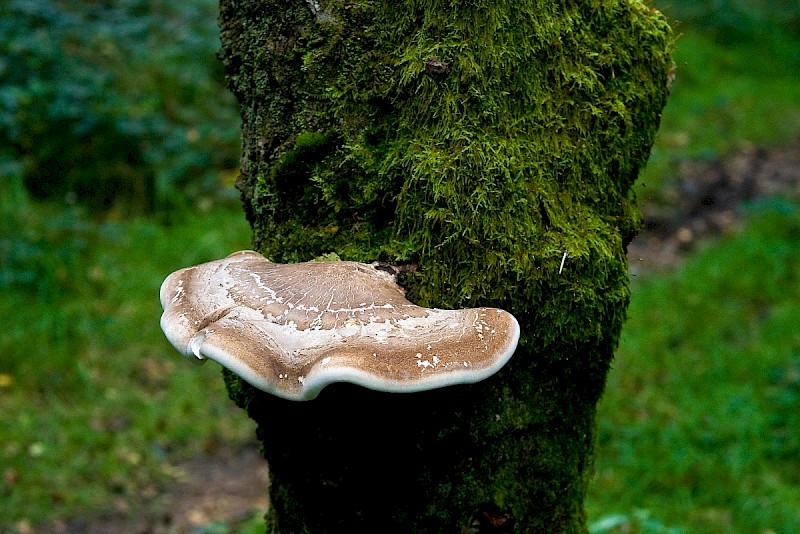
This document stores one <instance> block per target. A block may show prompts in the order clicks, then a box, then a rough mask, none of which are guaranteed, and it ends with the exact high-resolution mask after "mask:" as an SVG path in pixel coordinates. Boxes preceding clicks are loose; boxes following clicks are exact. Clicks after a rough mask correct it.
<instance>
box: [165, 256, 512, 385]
mask: <svg viewBox="0 0 800 534" xmlns="http://www.w3.org/2000/svg"><path fill="white" fill-rule="evenodd" d="M161 304H162V306H163V307H164V314H163V315H162V317H161V328H162V329H163V330H164V334H165V335H166V336H167V339H169V341H170V342H171V343H172V345H173V346H174V347H175V348H176V349H178V351H179V352H181V353H182V354H184V355H185V356H187V357H189V358H191V359H193V360H195V361H198V362H201V363H202V362H203V361H205V360H206V359H211V360H214V361H216V362H218V363H220V364H221V365H223V366H225V367H226V368H228V369H230V370H231V371H233V372H234V373H236V374H237V375H239V376H241V377H242V378H243V379H244V380H246V381H247V382H249V383H250V384H252V385H253V386H255V387H257V388H258V389H261V390H263V391H266V392H268V393H271V394H273V395H276V396H278V397H282V398H285V399H290V400H310V399H313V398H315V397H316V396H317V395H318V394H319V392H320V391H321V390H322V389H323V388H324V387H325V386H327V385H328V384H331V383H334V382H350V383H354V384H358V385H360V386H363V387H366V388H370V389H374V390H379V391H387V392H414V391H422V390H428V389H434V388H439V387H444V386H449V385H453V384H465V383H473V382H478V381H480V380H483V379H485V378H487V377H489V376H491V375H492V374H494V373H495V372H497V371H498V370H499V369H500V368H501V367H502V366H503V365H505V363H506V362H507V361H508V360H509V358H511V355H512V354H513V353H514V350H515V349H516V347H517V342H518V340H519V324H518V322H517V320H516V319H515V318H514V316H513V315H511V314H510V313H508V312H506V311H504V310H500V309H496V308H470V309H462V310H441V309H431V308H424V307H421V306H417V305H415V304H412V303H411V302H409V301H408V300H407V299H406V298H405V294H404V291H403V289H402V288H401V287H400V286H399V285H397V283H396V282H395V279H394V276H393V275H391V274H389V273H387V272H385V271H383V270H380V269H377V268H376V267H375V266H373V265H370V264H365V263H356V262H350V261H333V262H307V263H294V264H279V263H273V262H271V261H269V260H267V259H266V258H264V257H263V256H262V255H260V254H258V253H257V252H253V251H240V252H235V253H234V254H231V255H230V256H228V257H227V258H224V259H221V260H217V261H212V262H209V263H204V264H201V265H198V266H195V267H189V268H186V269H181V270H179V271H176V272H174V273H172V274H171V275H169V276H168V277H167V279H166V280H165V281H164V283H163V284H162V286H161Z"/></svg>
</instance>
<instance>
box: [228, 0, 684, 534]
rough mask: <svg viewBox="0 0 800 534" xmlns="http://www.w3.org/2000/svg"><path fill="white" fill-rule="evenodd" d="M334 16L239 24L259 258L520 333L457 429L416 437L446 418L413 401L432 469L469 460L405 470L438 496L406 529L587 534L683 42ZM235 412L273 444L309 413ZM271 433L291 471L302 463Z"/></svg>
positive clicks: (449, 5)
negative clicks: (646, 173) (275, 419)
mask: <svg viewBox="0 0 800 534" xmlns="http://www.w3.org/2000/svg"><path fill="white" fill-rule="evenodd" d="M320 7H321V9H322V12H321V13H322V14H320V13H317V14H314V13H312V11H311V9H310V8H309V4H308V3H307V2H305V1H300V0H297V1H294V2H290V3H287V2H277V1H263V0H258V1H255V0H250V1H237V2H227V1H223V2H222V16H221V21H222V30H223V33H222V36H223V60H224V62H225V66H226V74H227V77H228V82H229V85H230V86H231V88H232V90H233V91H234V93H236V94H237V96H238V97H239V100H240V102H241V104H242V115H243V119H244V123H243V134H244V135H243V138H244V156H243V165H242V179H241V188H242V193H243V198H244V200H245V209H246V212H247V215H248V219H249V220H250V222H251V224H252V225H253V228H254V233H255V246H256V247H257V248H258V249H259V250H261V251H262V252H264V253H265V254H266V255H267V256H268V257H270V258H271V259H273V260H275V261H300V260H309V259H312V258H315V257H317V256H319V255H321V254H324V253H328V252H334V253H336V254H337V255H338V256H339V257H340V258H342V259H345V260H362V261H370V260H384V261H391V262H397V261H410V262H415V263H417V264H418V265H419V270H418V272H417V273H415V274H414V275H412V276H409V277H407V278H405V279H404V283H405V284H406V285H407V287H408V289H409V293H408V294H409V296H410V297H411V298H412V299H413V300H415V301H416V302H418V303H421V304H425V305H430V306H438V307H464V306H474V305H495V306H501V307H504V308H506V309H508V310H510V311H512V312H513V313H514V314H515V315H516V316H517V318H518V319H519V321H520V324H521V326H522V332H523V334H522V339H521V348H520V350H519V351H518V353H517V354H516V355H515V356H514V358H512V361H511V362H510V363H509V365H507V366H506V368H505V369H503V370H502V371H501V372H500V373H499V374H498V375H496V376H495V377H492V378H491V379H489V380H487V381H485V382H484V383H481V384H479V385H476V386H473V387H469V388H449V389H448V390H446V391H445V392H443V393H437V394H436V400H437V402H438V403H439V405H438V406H439V407H438V408H437V413H439V414H440V416H441V420H438V421H427V422H420V421H419V420H417V419H416V418H413V417H409V416H408V415H407V414H408V413H417V412H415V411H414V410H423V411H424V410H426V408H425V406H422V405H420V404H419V402H420V401H419V397H423V398H427V396H424V395H423V396H408V397H402V398H403V401H402V402H403V403H404V404H405V405H406V406H405V409H404V410H400V411H399V412H398V413H399V414H406V415H397V416H396V417H395V420H396V422H397V424H398V425H400V426H401V427H404V428H406V430H407V431H408V432H410V433H412V434H414V435H416V436H419V441H417V442H416V443H414V444H413V446H414V447H416V448H417V449H418V450H422V451H426V452H425V454H434V455H435V454H437V453H438V454H445V455H448V456H450V455H451V456H452V458H449V459H446V460H445V459H442V465H443V466H444V467H440V466H436V465H433V464H432V463H431V462H429V461H419V462H416V463H411V464H409V465H408V466H407V470H408V472H409V474H408V478H407V479H406V478H404V479H403V482H402V483H400V482H398V481H394V484H395V485H396V486H399V487H400V488H402V489H405V490H408V491H411V490H412V488H417V489H418V488H424V492H426V493H425V495H427V497H425V498H423V499H422V501H423V502H422V503H418V502H409V500H408V499H407V498H406V499H402V498H400V497H399V496H398V499H399V501H400V502H401V503H402V506H401V505H400V504H398V508H397V509H396V510H394V511H392V512H391V514H390V515H392V517H394V520H393V521H394V523H393V524H396V525H401V526H398V529H400V530H399V531H404V532H409V531H412V529H411V525H415V527H414V528H422V527H420V525H425V528H428V529H429V531H430V532H457V531H458V528H461V527H465V526H468V525H470V524H471V522H472V521H473V520H477V521H480V518H481V517H483V515H485V513H490V512H486V510H487V508H486V507H487V506H489V507H491V510H493V511H492V512H491V513H492V514H494V513H502V514H508V515H509V517H510V518H511V520H512V521H513V522H514V523H515V525H516V527H515V528H517V529H518V531H520V532H540V531H547V532H557V531H563V532H579V531H583V530H584V529H585V518H584V517H583V512H582V504H581V502H582V498H583V494H584V493H585V484H586V480H587V477H588V473H589V472H590V465H591V450H592V445H591V443H592V435H593V424H594V407H595V403H596V401H597V399H598V398H599V395H600V393H601V392H602V388H603V384H604V380H605V375H606V372H607V370H608V367H609V365H610V362H611V359H612V356H613V350H614V348H615V347H616V344H617V340H618V338H619V331H620V328H621V325H622V321H623V320H624V317H625V309H626V306H627V303H628V298H629V294H628V286H627V273H626V268H627V264H626V260H625V255H624V245H625V244H626V243H627V241H628V240H629V239H630V238H631V237H632V235H634V234H635V232H636V230H637V228H638V225H639V217H638V214H637V211H638V210H637V208H636V204H635V199H634V197H633V194H632V192H631V186H632V184H633V182H634V180H635V179H636V177H637V175H638V173H639V171H640V169H641V168H642V167H643V166H644V164H645V162H646V160H647V157H648V154H649V150H650V147H651V145H652V142H653V138H654V136H655V132H656V129H657V127H658V123H659V120H660V115H661V110H662V108H663V106H664V103H665V100H666V96H667V91H668V90H667V76H668V72H669V69H670V67H671V62H670V58H669V53H670V46H671V37H670V31H669V27H668V26H667V24H666V22H665V20H664V18H663V17H662V16H661V15H660V14H659V13H658V12H656V11H654V10H652V9H650V8H648V7H647V6H645V5H644V4H643V3H641V2H638V1H633V0H594V1H583V2H572V1H564V2H555V3H554V2H552V1H543V0H525V1H515V2H510V1H501V2H497V1H489V0H474V1H451V2H438V1H432V0H429V1H427V2H417V1H411V0H399V1H396V2H377V1H366V2H357V3H351V2H346V1H341V2H340V1H337V2H334V1H321V2H320ZM231 390H232V395H233V396H236V397H237V398H238V397H239V393H240V392H241V391H246V392H247V394H246V395H245V396H246V397H247V398H250V396H254V397H255V398H258V401H257V403H256V405H257V408H254V407H253V406H254V405H253V404H252V402H253V401H252V400H248V401H241V400H240V403H241V404H242V405H243V406H248V407H249V413H250V414H251V416H253V417H254V418H255V419H256V420H257V421H259V422H260V423H263V424H265V425H266V423H267V421H268V420H269V419H271V417H272V415H273V414H274V413H276V409H277V406H276V403H277V404H278V405H280V410H284V411H285V410H287V409H289V408H287V407H285V406H283V404H282V403H279V402H277V401H274V400H271V399H264V398H262V397H263V396H261V395H260V394H257V393H256V392H253V391H250V390H249V389H247V387H246V385H241V386H239V385H237V386H235V387H234V386H231ZM337 391H339V390H338V389H337ZM362 393H363V395H364V396H366V397H369V399H370V402H369V404H368V405H366V406H364V405H363V403H362V402H361V400H359V393H353V394H352V395H353V397H352V398H350V397H348V398H349V400H350V401H351V402H357V403H359V406H363V407H362V408H360V410H362V411H360V412H359V413H360V414H363V415H364V416H366V417H369V418H372V419H374V420H378V419H382V418H385V417H386V414H385V412H384V411H382V409H383V408H385V405H387V404H390V405H393V404H394V403H397V402H399V401H398V400H396V399H395V398H394V397H392V396H389V397H390V399H384V398H383V397H380V396H379V397H377V398H373V396H374V394H371V393H367V392H362ZM332 395H333V394H332ZM330 398H331V397H329V399H330ZM329 402H333V401H332V400H329ZM319 404H320V403H319V402H316V403H309V405H303V406H302V407H298V408H296V407H291V410H292V412H293V413H296V416H297V417H298V418H299V420H302V421H304V422H305V423H304V424H308V425H310V427H311V429H309V428H298V426H297V424H299V423H297V424H295V423H287V424H291V425H292V429H293V432H297V433H298V434H300V435H306V437H307V439H308V440H310V441H312V442H314V441H315V439H316V438H314V436H318V435H319V433H320V432H321V430H320V429H322V428H325V429H326V432H331V433H334V434H336V433H337V432H338V431H339V430H337V428H338V427H337V426H336V425H335V424H334V423H332V422H331V421H327V420H326V418H332V420H333V422H337V421H338V419H337V417H336V416H331V414H327V415H324V416H323V415H322V412H325V410H326V408H324V407H322V406H320V405H319ZM465 414H468V415H465ZM338 422H340V421H338ZM330 425H332V426H330ZM312 429H313V430H312ZM263 432H264V437H265V439H267V440H272V445H271V446H269V447H267V448H266V453H267V456H268V457H269V458H270V460H271V462H272V463H273V466H276V461H277V459H278V458H281V459H283V461H287V462H289V461H291V460H290V459H289V456H287V455H288V451H290V450H295V451H297V450H299V449H302V448H303V447H302V446H301V444H298V443H297V442H296V441H292V440H289V441H284V440H283V438H280V437H275V436H270V435H268V431H267V430H264V431H263ZM386 432H387V433H389V430H386ZM306 433H308V434H306ZM442 433H443V434H442ZM387 435H388V434H387ZM392 435H394V434H392ZM443 436H444V437H443ZM384 437H386V435H385V436H384ZM454 437H455V438H454ZM364 439H367V438H364ZM370 439H371V438H370ZM453 439H455V441H451V440H453ZM266 443H267V442H265V445H266ZM444 443H446V444H448V446H450V445H453V444H454V443H456V445H454V446H453V448H452V452H449V449H448V450H446V449H444V448H443V447H444V445H443V444H444ZM375 446H376V447H383V448H384V449H385V451H386V454H387V455H388V454H390V453H395V452H396V453H398V454H400V452H399V451H397V450H396V448H395V447H394V446H389V445H387V444H386V443H383V442H381V445H378V444H376V445H375ZM342 454H343V455H344V457H347V455H346V454H345V453H342ZM270 455H272V456H270ZM344 457H343V458H344ZM347 458H349V459H348V460H347V461H345V460H344V459H343V460H342V462H343V465H348V463H347V462H355V461H357V459H354V458H351V457H347ZM420 466H423V467H424V468H425V469H424V470H421V468H420ZM276 467H277V466H276ZM317 468H318V469H321V470H326V469H327V468H325V467H324V466H317ZM326 472H327V471H326ZM453 472H458V473H459V475H458V476H457V477H455V478H453V477H452V473H453ZM276 473H277V474H276ZM282 473H283V472H282V471H281V468H278V470H277V472H276V471H273V475H274V476H276V477H278V478H279V479H280V483H279V486H281V487H282V488H283V489H281V490H280V491H282V492H284V493H282V495H284V496H285V499H284V498H282V500H281V503H282V506H285V507H286V508H285V510H284V511H283V513H284V514H285V517H282V518H281V521H286V523H282V525H283V526H282V527H281V528H282V529H285V530H286V531H301V530H303V529H304V528H306V527H302V528H301V527H300V526H299V525H301V524H306V523H302V521H300V520H299V519H298V520H297V521H300V522H295V523H293V522H292V520H291V519H289V518H288V517H289V516H290V515H292V514H294V513H295V512H296V509H295V508H294V507H295V506H299V505H298V503H297V502H295V501H298V500H299V501H303V500H308V499H309V498H310V495H313V494H314V491H316V490H315V489H313V487H312V486H313V484H312V483H311V482H309V483H308V485H304V484H301V483H300V482H297V480H294V479H293V478H292V475H291V474H288V473H287V474H285V475H283V476H284V478H281V476H282ZM436 473H440V474H441V477H440V478H437V477H436ZM443 473H447V476H445V475H444V474H443ZM365 476H366V475H365ZM329 477H330V478H331V480H335V481H336V484H345V485H346V482H345V481H344V480H343V479H342V475H341V473H338V474H337V473H333V472H331V473H330V474H329ZM284 484H285V486H284ZM287 488H289V489H287ZM295 491H296V492H297V493H293V492H295ZM354 491H355V490H354ZM382 491H388V490H386V488H382ZM286 492H288V493H286ZM308 492H310V493H308ZM287 495H291V497H288V496H287ZM434 497H435V498H434ZM274 498H275V493H273V499H274ZM290 510H294V512H291V511H290ZM328 511H329V512H330V510H328ZM362 511H363V510H362ZM364 513H367V512H364ZM387 513H388V512H387ZM482 514H483V515H482ZM298 515H303V514H298ZM401 516H402V517H404V518H405V519H401V518H400V517H401ZM476 518H477V519H476ZM373 519H374V518H373ZM307 521H312V520H311V519H307ZM368 523H369V521H368V520H367V519H365V518H364V517H361V518H360V519H359V520H358V521H356V522H354V523H348V524H350V525H362V526H363V525H365V524H368ZM286 525H293V526H292V527H291V528H290V527H287V526H286ZM382 526H383V527H385V525H382ZM350 528H355V527H352V526H351V527H350ZM312 530H313V529H312Z"/></svg>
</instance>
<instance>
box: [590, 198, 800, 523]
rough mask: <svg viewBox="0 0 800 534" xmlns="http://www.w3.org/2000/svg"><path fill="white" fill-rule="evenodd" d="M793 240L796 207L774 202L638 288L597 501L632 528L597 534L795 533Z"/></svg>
mask: <svg viewBox="0 0 800 534" xmlns="http://www.w3.org/2000/svg"><path fill="white" fill-rule="evenodd" d="M798 236H800V208H798V207H797V206H795V205H793V204H791V203H788V202H782V201H778V200H773V201H771V202H767V203H765V205H761V206H760V207H758V208H754V209H753V213H752V215H751V216H750V218H749V222H748V225H747V228H746V230H745V231H744V232H743V233H742V234H741V235H738V236H736V237H734V238H730V239H727V240H726V241H724V242H723V243H720V244H718V245H715V246H713V247H711V248H708V249H706V250H704V251H702V252H700V253H698V254H697V255H696V256H695V257H693V258H691V259H690V260H689V261H688V262H687V263H686V264H684V265H682V266H681V267H680V268H679V269H677V270H676V271H675V272H672V273H669V274H666V275H663V276H658V277H653V278H650V279H645V280H642V281H639V282H637V283H635V285H634V287H633V301H632V303H631V307H630V310H629V320H628V322H627V324H626V327H625V330H624V333H623V339H622V342H621V346H620V349H619V351H618V355H617V360H616V366H615V369H614V371H613V372H612V373H611V376H610V380H609V383H608V386H607V390H606V393H605V396H604V398H603V400H602V402H601V405H600V408H599V433H598V434H599V437H598V440H599V449H598V460H597V466H596V472H597V475H596V481H595V483H594V486H593V489H592V495H591V498H590V500H589V510H590V513H591V515H592V516H594V517H596V518H598V521H599V520H600V518H602V517H605V516H607V514H612V515H611V517H627V518H629V520H628V521H627V522H623V523H621V524H620V525H616V526H615V525H613V524H612V523H613V522H612V521H608V520H607V523H608V525H609V529H607V530H602V529H600V528H598V529H597V530H596V531H595V532H623V531H624V532H629V531H630V526H631V525H632V524H639V522H637V520H636V519H635V512H636V511H637V510H647V511H648V512H649V517H648V519H649V520H650V521H651V523H652V524H654V525H661V526H663V527H664V528H666V526H665V525H670V526H671V527H674V528H675V532H692V533H722V532H762V533H763V532H786V533H788V532H800V434H798V430H800V329H798V327H797V320H798V310H800V243H799V242H798ZM623 525H624V526H626V527H627V528H628V530H622V529H618V530H615V528H617V527H621V526H623ZM639 531H641V532H660V531H661V530H647V529H644V528H642V529H641V530H639ZM664 531H665V532H666V530H664Z"/></svg>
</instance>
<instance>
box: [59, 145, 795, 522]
mask: <svg viewBox="0 0 800 534" xmlns="http://www.w3.org/2000/svg"><path fill="white" fill-rule="evenodd" d="M774 194H781V195H786V196H790V197H795V198H800V142H798V143H795V144H794V145H792V146H789V147H783V148H770V149H757V148H745V149H742V150H741V151H739V152H738V153H736V154H734V155H733V157H731V158H729V159H727V160H724V161H707V162H692V163H687V164H685V165H683V167H682V168H681V169H680V178H679V179H678V180H676V181H675V183H674V184H673V185H671V186H670V187H669V188H668V190H667V191H666V193H665V194H664V196H663V197H661V198H660V199H646V198H645V199H643V202H642V204H643V205H642V211H643V214H644V222H645V230H644V232H642V234H641V235H640V236H639V237H637V238H636V239H635V240H634V242H633V243H631V245H630V247H629V250H628V256H629V258H630V260H631V272H632V274H637V273H641V272H644V271H652V270H659V269H665V268H669V267H671V266H674V265H675V264H676V262H678V261H679V260H680V258H681V257H683V256H685V255H686V254H687V253H688V252H690V251H691V250H693V248H694V247H695V246H696V245H697V243H699V242H703V241H706V240H709V239H712V238H714V237H716V236H719V235H721V234H726V233H729V232H733V231H735V229H736V228H737V225H738V223H739V221H740V220H741V214H740V212H739V209H738V208H739V207H740V206H741V204H742V202H744V201H748V200H752V199H755V198H757V197H760V196H768V195H774ZM257 450H258V445H257V444H256V443H255V442H254V443H248V444H245V445H242V446H240V447H239V448H237V449H220V450H218V451H215V452H212V453H208V454H207V455H204V456H202V457H199V458H196V459H194V460H192V461H191V462H186V463H184V464H179V465H178V466H177V470H178V472H179V473H181V476H179V477H178V478H179V480H180V482H179V483H177V484H174V485H171V486H169V487H166V488H163V489H162V490H161V493H160V494H158V495H156V496H154V497H153V498H152V499H151V502H150V503H149V504H148V506H147V511H146V512H144V513H142V514H140V515H139V516H137V517H130V513H125V512H124V511H123V510H115V511H113V512H111V513H109V514H108V515H106V516H101V517H94V518H85V519H80V520H73V521H69V522H66V523H62V524H58V525H55V526H54V528H53V529H52V530H51V531H52V532H60V533H67V534H73V533H74V534H77V533H81V534H106V533H108V534H111V533H114V534H116V533H121V532H125V533H136V534H194V533H202V532H214V531H213V530H211V529H208V528H206V529H205V530H203V527H204V526H208V525H211V524H214V523H215V522H217V523H222V524H226V525H236V524H239V523H241V522H242V521H244V520H246V519H248V518H252V517H253V515H254V514H258V513H262V512H263V510H265V509H266V507H267V495H266V488H267V482H268V476H267V466H266V462H265V461H264V460H263V459H262V458H261V457H260V456H259V454H258V452H257ZM220 531H221V530H217V531H215V532H220ZM222 532H226V531H222Z"/></svg>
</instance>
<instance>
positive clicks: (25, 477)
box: [0, 187, 253, 531]
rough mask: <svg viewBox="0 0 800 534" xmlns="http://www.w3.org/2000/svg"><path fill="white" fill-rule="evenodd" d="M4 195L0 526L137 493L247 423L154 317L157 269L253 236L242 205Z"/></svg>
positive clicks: (207, 370)
mask: <svg viewBox="0 0 800 534" xmlns="http://www.w3.org/2000/svg"><path fill="white" fill-rule="evenodd" d="M0 207H2V211H3V215H4V217H3V221H4V222H3V223H0V224H2V225H3V226H0V230H2V231H1V232H0V258H2V262H0V317H3V318H4V332H3V336H2V337H0V355H1V357H0V413H2V414H3V416H2V417H0V466H2V467H1V468H0V475H2V477H3V478H2V479H0V531H5V530H6V529H9V528H10V526H11V525H15V524H17V523H18V522H20V521H22V522H23V523H30V524H40V523H49V522H51V521H53V520H55V519H59V518H60V519H63V518H68V517H70V516H73V515H76V514H80V515H91V514H93V513H100V512H103V511H107V509H108V507H109V503H113V502H115V501H117V500H122V501H124V502H126V503H132V506H133V508H132V509H131V513H132V514H135V513H137V512H138V511H140V510H137V509H136V503H140V504H141V503H145V502H146V501H147V496H148V495H150V496H152V495H154V494H155V493H156V491H157V488H158V487H159V485H161V484H166V483H169V482H170V481H174V480H175V479H176V478H177V477H179V475H180V473H178V472H177V471H176V469H175V463H176V462H177V461H179V460H181V459H185V458H187V457H188V456H190V455H193V454H197V453H198V452H199V451H203V450H208V449H212V448H213V447H215V446H216V444H217V443H231V442H236V441H243V440H246V439H247V438H249V437H250V436H251V435H252V431H253V429H252V426H251V425H250V423H249V421H248V420H247V419H246V417H245V415H244V414H243V413H242V412H241V411H240V410H238V409H236V408H235V407H234V406H233V404H232V403H230V402H229V401H227V398H226V394H225V391H224V386H223V383H222V380H221V377H220V372H219V367H218V366H214V365H207V366H202V367H195V366H194V365H192V364H191V363H189V362H188V361H185V360H183V358H181V356H180V355H179V354H178V353H177V352H176V351H175V350H174V349H173V348H172V347H171V346H170V345H169V343H167V342H166V340H165V339H164V336H163V334H162V333H161V331H160V328H159V325H158V317H159V316H160V313H161V310H160V304H159V301H158V289H159V285H160V283H161V280H163V278H164V277H165V276H166V275H167V274H169V272H171V271H172V270H175V269H177V268H179V267H182V266H187V265H191V264H195V263H197V262H202V261H207V260H210V259H212V258H218V257H220V256H223V255H225V254H228V253H230V252H232V251H233V250H237V249H241V248H247V247H248V243H249V229H248V227H247V224H246V222H245V221H244V218H243V217H242V216H241V212H240V211H239V209H238V206H237V207H234V208H232V207H230V206H228V207H224V206H218V207H216V208H213V209H210V210H209V211H207V212H206V213H198V214H196V215H194V216H191V217H190V216H189V215H188V214H181V215H178V216H175V217H174V220H173V221H171V222H170V221H156V220H153V219H145V218H142V219H138V220H133V221H122V222H113V221H106V222H100V221H95V220H92V219H90V218H88V217H87V216H86V215H85V214H82V213H80V211H79V210H78V209H77V208H76V209H68V210H63V209H61V208H59V207H57V206H53V205H47V204H33V203H31V202H29V201H28V200H27V198H25V196H24V194H23V193H22V191H21V190H20V188H19V187H17V188H14V187H12V188H9V190H6V191H4V192H3V195H2V200H1V201H0Z"/></svg>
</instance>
